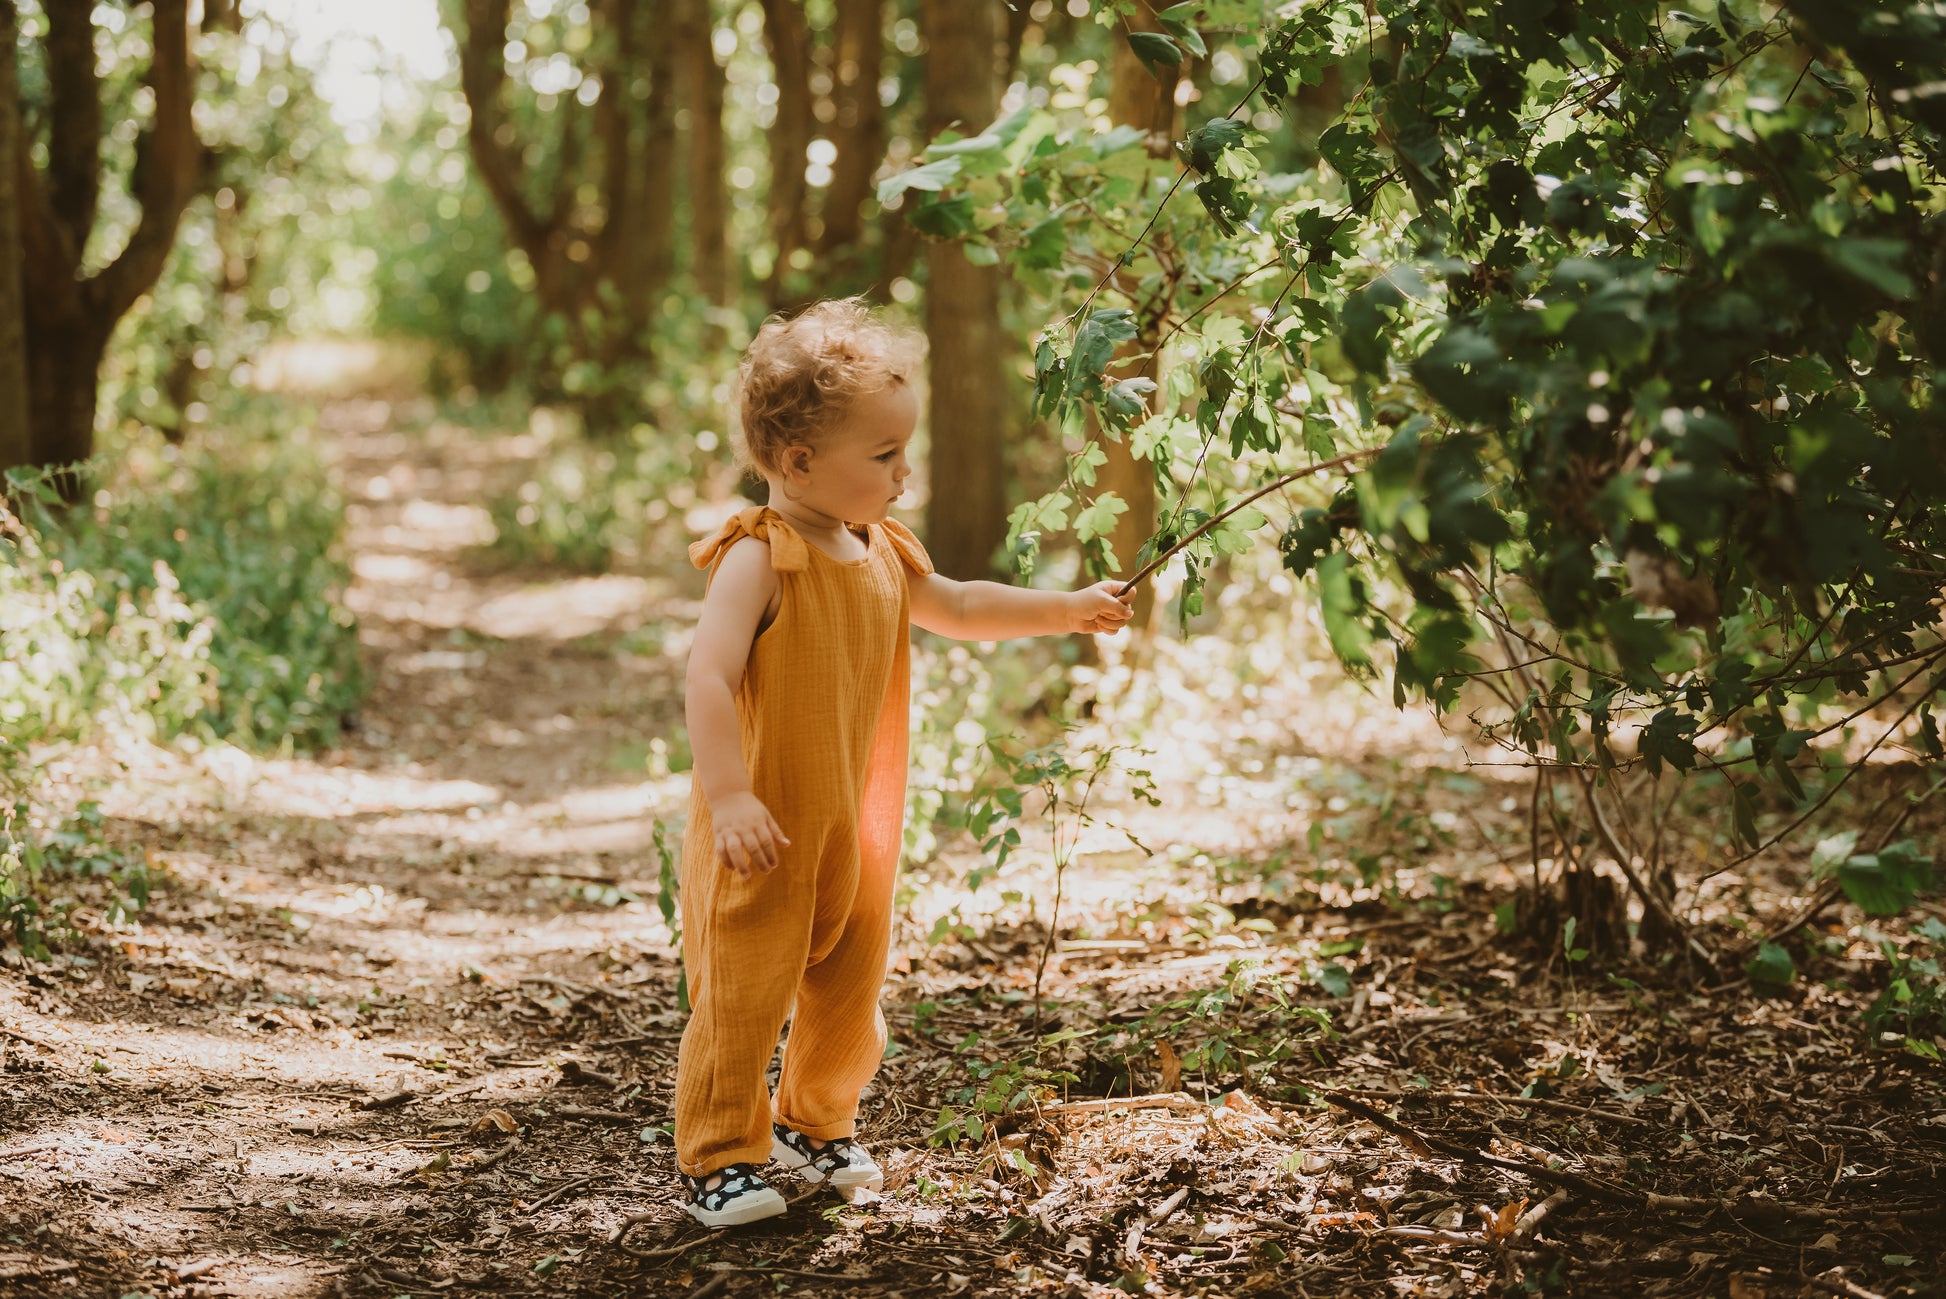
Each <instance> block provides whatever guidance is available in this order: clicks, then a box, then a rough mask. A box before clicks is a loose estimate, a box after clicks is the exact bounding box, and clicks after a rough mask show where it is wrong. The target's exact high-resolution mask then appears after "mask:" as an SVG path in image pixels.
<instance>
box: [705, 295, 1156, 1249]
mask: <svg viewBox="0 0 1946 1299" xmlns="http://www.w3.org/2000/svg"><path fill="white" fill-rule="evenodd" d="M918 356H919V347H918V344H917V340H916V339H914V338H913V337H912V336H911V335H909V334H906V333H904V332H902V331H900V330H897V329H894V328H892V327H891V326H889V325H887V324H885V323H883V322H881V321H879V320H878V319H876V318H875V317H874V316H873V315H872V314H871V312H870V311H869V310H867V309H866V308H865V307H864V306H863V305H862V304H861V303H859V302H858V301H856V300H846V301H836V302H823V303H819V304H817V305H816V306H813V307H811V308H810V309H809V310H807V311H805V312H803V313H802V314H800V315H798V316H796V317H794V318H792V319H788V320H785V319H773V320H771V321H769V322H768V323H766V324H765V325H764V327H763V328H762V330H760V331H759V332H758V334H757V337H756V339H755V340H754V341H753V342H752V343H751V345H750V348H749V350H748V352H747V353H746V354H745V355H744V358H743V362H742V364H741V366H740V368H739V393H738V404H739V408H740V415H741V424H742V431H741V436H740V440H739V445H738V447H737V451H738V455H739V459H740V460H742V461H743V462H744V463H745V464H746V465H747V467H749V468H751V469H753V470H754V471H755V472H756V473H757V474H759V475H761V476H762V477H763V479H764V481H765V482H766V483H767V484H768V485H769V489H770V504H769V505H767V506H760V507H756V508H753V509H747V510H744V511H743V512H742V513H740V514H738V515H737V516H736V517H734V518H732V519H731V520H730V521H729V522H728V523H726V524H724V525H723V528H722V530H721V531H720V532H718V533H717V534H716V536H714V537H712V538H710V539H709V540H707V541H702V542H698V543H697V544H696V545H695V546H693V547H691V548H690V558H691V559H692V560H694V561H695V563H696V565H697V566H698V567H699V568H705V567H706V568H708V569H709V573H710V578H709V591H708V594H707V595H706V596H705V598H704V600H703V612H702V618H701V621H700V622H699V624H698V626H697V628H696V640H695V644H694V646H693V647H692V649H691V650H690V655H689V671H688V677H687V699H686V705H687V716H688V723H689V740H690V746H691V748H692V750H693V752H694V754H695V773H694V779H695V793H694V796H693V797H692V799H691V805H690V815H689V829H688V833H687V836H686V838H685V840H684V844H683V860H682V898H683V911H684V925H683V961H684V963H685V965H686V967H687V969H688V972H689V988H690V996H691V999H692V1005H693V1010H692V1013H691V1015H690V1019H689V1024H688V1028H687V1029H686V1031H685V1032H684V1033H683V1039H682V1053H681V1057H680V1059H679V1062H678V1064H677V1070H676V1102H675V1120H676V1154H677V1160H678V1163H679V1165H680V1167H681V1170H682V1174H683V1181H684V1186H685V1188H686V1190H687V1193H688V1200H687V1205H686V1207H687V1209H688V1211H689V1212H690V1214H692V1215H693V1216H694V1217H695V1218H696V1219H697V1220H698V1221H700V1222H702V1223H704V1224H706V1225H708V1226H711V1227H726V1226H730V1225H733V1224H737V1223H745V1222H755V1221H757V1220H759V1219H762V1218H768V1217H772V1216H774V1215H776V1214H780V1213H782V1212H784V1198H783V1196H781V1195H780V1194H778V1192H777V1191H776V1190H775V1189H773V1188H772V1187H770V1186H769V1185H768V1184H767V1183H766V1182H765V1180H764V1177H763V1174H762V1173H761V1172H760V1171H759V1165H760V1164H762V1163H763V1162H765V1161H766V1160H771V1161H775V1162H776V1163H777V1164H778V1165H779V1166H781V1167H782V1168H783V1169H785V1170H787V1171H789V1172H791V1173H794V1174H795V1175H797V1176H798V1177H801V1178H803V1179H804V1180H806V1181H809V1182H829V1183H830V1184H831V1185H833V1186H834V1187H835V1188H837V1189H838V1190H840V1191H841V1192H852V1191H855V1190H857V1189H860V1188H863V1189H868V1190H874V1191H876V1190H878V1189H879V1188H880V1187H881V1186H882V1185H883V1179H882V1177H881V1175H880V1172H879V1167H878V1165H877V1163H876V1162H875V1161H874V1160H873V1159H872V1156H871V1154H870V1153H869V1152H868V1151H867V1150H866V1149H865V1148H864V1147H863V1146H861V1145H860V1144H859V1143H858V1142H856V1141H855V1140H853V1135H854V1133H855V1131H856V1125H857V1117H858V1097H859V1093H860V1092H862V1091H863V1090H864V1087H865V1084H866V1083H867V1082H868V1081H870V1079H871V1077H872V1075H873V1073H875V1072H876V1071H877V1069H878V1064H879V1060H880V1059H881V1058H882V1057H883V1055H884V1053H885V1020H884V1017H883V1016H882V1015H881V1014H880V1012H879V1005H878V999H879V990H880V987H881V986H882V984H883V983H884V980H885V966H886V956H887V952H888V948H889V946H890V943H891V930H892V883H893V875H894V872H895V871H896V869H897V865H898V856H899V846H900V843H901V841H902V839H903V830H904V826H903V821H904V814H905V775H906V773H905V763H906V741H907V730H908V714H907V667H908V653H907V651H908V633H907V623H908V622H913V623H917V624H918V625H919V626H921V627H924V628H926V629H927V630H929V631H934V632H938V633H940V634H941V635H945V636H953V637H957V638H959V639H962V640H975V641H987V640H1000V639H1003V638H1006V637H1013V636H1034V635H1044V634H1052V633H1060V632H1114V631H1118V630H1120V628H1121V627H1122V625H1123V623H1125V622H1126V621H1127V620H1128V617H1129V607H1128V604H1127V602H1126V601H1124V600H1120V599H1118V598H1117V597H1116V596H1115V594H1114V593H1113V587H1114V585H1115V584H1114V583H1111V582H1100V583H1096V584H1095V585H1093V586H1088V587H1085V588H1083V589H1081V590H1078V591H1073V592H1062V591H1033V590H1025V589H1021V588H1016V587H1009V586H1005V585H1002V584H1000V583H996V582H955V581H951V580H949V579H947V578H944V577H941V576H940V575H939V574H937V573H935V572H933V568H932V562H931V561H930V560H929V559H928V558H927V557H926V552H925V549H924V548H923V547H922V546H921V545H920V544H919V541H918V539H917V538H916V537H914V536H913V535H912V533H911V532H909V531H907V530H906V529H905V528H904V527H903V526H901V525H900V524H898V523H895V522H893V521H892V520H891V519H889V518H888V517H886V516H887V512H888V511H889V510H890V509H891V508H892V505H893V503H894V502H895V501H897V500H898V498H899V496H900V493H901V492H902V490H903V488H904V484H905V480H906V477H907V475H908V474H910V473H911V472H912V471H911V467H910V465H909V464H908V463H907V460H906V444H907V443H908V442H909V441H910V440H911V437H912V430H913V425H914V423H915V422H916V421H917V419H918V410H919V407H918V399H917V396H916V394H915V392H914V390H913V382H914V377H915V370H916V366H917V362H918ZM934 490H935V491H946V490H951V484H948V483H937V484H935V485H934ZM786 1017H789V1018H790V1020H791V1034H790V1040H789V1042H788V1043H787V1044H786V1046H785V1050H784V1063H783V1073H782V1076H781V1078H780V1079H779V1082H778V1087H777V1095H776V1098H775V1100H774V1102H773V1100H772V1098H771V1096H770V1095H769V1092H768V1089H767V1087H766V1086H765V1071H766V1070H767V1069H768V1067H769V1064H770V1059H771V1053H772V1051H773V1050H774V1049H775V1047H776V1045H777V1036H778V1033H779V1032H780V1031H781V1030H782V1029H783V1026H784V1021H785V1019H786Z"/></svg>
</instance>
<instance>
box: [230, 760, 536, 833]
mask: <svg viewBox="0 0 1946 1299" xmlns="http://www.w3.org/2000/svg"><path fill="white" fill-rule="evenodd" d="M256 777H257V778H256V781H255V784H254V785H253V786H252V789H251V804H252V806H253V807H254V808H256V809H257V810H260V811H263V812H269V813H272V814H276V815H282V816H307V817H316V818H320V819H326V820H328V819H332V818H336V817H346V816H363V815H369V814H371V813H374V812H464V811H465V810H466V809H468V808H474V807H479V808H497V807H499V806H500V803H501V801H502V798H503V795H502V794H501V791H500V790H499V789H498V788H496V787H495V786H492V785H483V784H481V783H479V782H478V781H473V780H428V779H424V778H421V777H417V776H413V775H410V774H407V773H402V772H401V773H393V772H387V773H384V774H376V773H373V772H366V771H359V770H356V769H355V768H350V767H330V766H323V765H321V764H318V763H313V762H302V761H273V762H265V763H263V764H262V766H261V767H260V768H259V769H258V772H257V773H256Z"/></svg>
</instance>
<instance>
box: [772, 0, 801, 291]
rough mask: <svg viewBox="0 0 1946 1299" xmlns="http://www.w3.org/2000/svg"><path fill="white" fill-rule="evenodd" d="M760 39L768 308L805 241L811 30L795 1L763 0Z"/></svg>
mask: <svg viewBox="0 0 1946 1299" xmlns="http://www.w3.org/2000/svg"><path fill="white" fill-rule="evenodd" d="M763 10H764V44H765V45H767V46H768V47H769V48H770V62H771V68H772V71H773V74H774V76H775V79H776V83H777V118H776V120H775V121H774V122H772V123H771V127H770V196H769V200H768V203H767V209H768V212H769V216H770V238H771V243H772V245H773V246H774V247H775V248H776V250H777V259H776V261H775V262H773V263H772V265H771V269H770V283H769V286H768V296H769V299H770V305H771V306H772V307H773V308H776V307H781V306H783V305H785V301H786V299H787V298H788V297H789V296H790V294H789V292H788V290H787V289H786V288H785V280H786V277H787V276H788V275H789V274H790V270H791V265H790V262H791V256H792V254H794V253H796V252H797V251H798V250H799V249H801V248H803V247H804V244H805V227H806V217H807V215H808V212H807V208H806V203H807V200H808V198H809V189H808V186H807V185H806V184H805V180H804V165H805V151H806V149H808V148H809V147H810V143H811V127H812V122H813V118H812V114H811V29H810V26H809V25H808V24H807V23H806V22H805V19H804V10H803V7H802V5H801V3H800V0H763Z"/></svg>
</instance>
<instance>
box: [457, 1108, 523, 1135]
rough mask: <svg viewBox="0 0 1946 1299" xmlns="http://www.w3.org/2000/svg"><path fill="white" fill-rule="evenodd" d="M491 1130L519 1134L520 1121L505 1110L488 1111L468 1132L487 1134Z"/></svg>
mask: <svg viewBox="0 0 1946 1299" xmlns="http://www.w3.org/2000/svg"><path fill="white" fill-rule="evenodd" d="M490 1128H498V1129H499V1130H500V1131H502V1132H518V1131H520V1121H519V1120H518V1119H516V1118H514V1116H513V1115H511V1114H509V1113H507V1111H505V1110H488V1111H487V1112H486V1113H484V1114H482V1115H481V1116H480V1117H479V1120H478V1121H477V1122H475V1123H474V1124H473V1126H472V1127H470V1128H468V1129H467V1131H468V1132H485V1131H487V1130H488V1129H490Z"/></svg>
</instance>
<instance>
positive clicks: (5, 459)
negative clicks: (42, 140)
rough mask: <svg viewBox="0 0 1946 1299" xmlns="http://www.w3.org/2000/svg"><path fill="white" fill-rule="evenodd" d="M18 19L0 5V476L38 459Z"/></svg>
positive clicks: (5, 2)
mask: <svg viewBox="0 0 1946 1299" xmlns="http://www.w3.org/2000/svg"><path fill="white" fill-rule="evenodd" d="M18 18H19V16H18V13H17V12H16V10H15V9H14V2H13V0H0V474H4V473H5V472H6V471H7V470H9V469H13V468H15V467H17V466H19V465H25V464H31V463H33V459H34V440H33V430H32V427H31V426H30V425H29V424H28V423H27V303H26V299H25V297H24V295H23V294H22V292H21V283H20V200H21V184H20V169H21V167H22V165H23V163H24V152H25V151H24V148H23V145H22V142H21V138H20V62H19V56H18V54H17V52H16V51H17V50H18V48H19V21H18Z"/></svg>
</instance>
